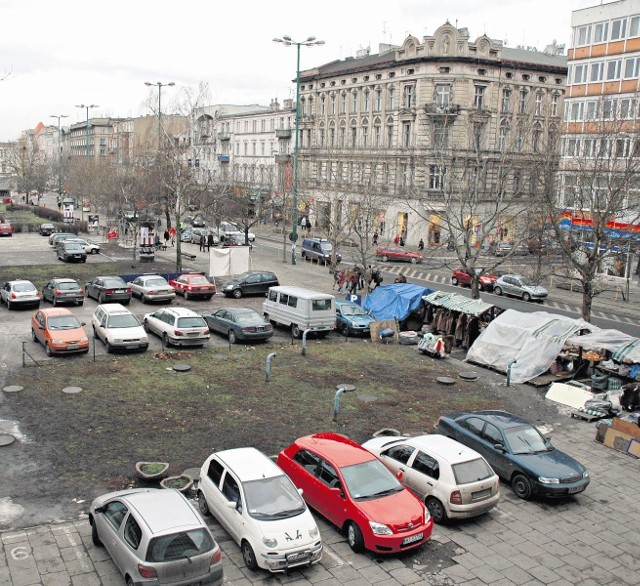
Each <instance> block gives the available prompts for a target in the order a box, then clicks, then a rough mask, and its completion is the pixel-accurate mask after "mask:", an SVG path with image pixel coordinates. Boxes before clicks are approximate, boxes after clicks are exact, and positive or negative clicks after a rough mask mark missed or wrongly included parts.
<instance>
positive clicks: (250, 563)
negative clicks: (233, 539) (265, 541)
mask: <svg viewBox="0 0 640 586" xmlns="http://www.w3.org/2000/svg"><path fill="white" fill-rule="evenodd" d="M240 551H241V552H242V559H243V560H244V565H245V566H247V568H249V569H250V570H251V571H253V572H255V571H256V570H257V569H258V560H256V554H255V553H253V548H252V547H251V545H250V544H249V542H248V541H243V542H242V545H241V546H240Z"/></svg>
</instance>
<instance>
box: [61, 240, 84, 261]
mask: <svg viewBox="0 0 640 586" xmlns="http://www.w3.org/2000/svg"><path fill="white" fill-rule="evenodd" d="M57 251H58V253H57V254H58V258H59V259H60V260H62V261H64V262H87V253H86V252H85V250H84V247H83V246H82V244H80V243H79V242H72V241H70V240H63V241H62V242H59V243H58V244H57Z"/></svg>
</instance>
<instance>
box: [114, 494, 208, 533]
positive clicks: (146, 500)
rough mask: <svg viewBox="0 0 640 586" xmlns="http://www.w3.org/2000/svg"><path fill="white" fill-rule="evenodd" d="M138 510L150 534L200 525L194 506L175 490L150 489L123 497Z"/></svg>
mask: <svg viewBox="0 0 640 586" xmlns="http://www.w3.org/2000/svg"><path fill="white" fill-rule="evenodd" d="M123 500H126V501H127V502H128V503H129V504H130V505H131V506H132V508H134V509H135V510H136V511H138V513H139V514H140V515H139V518H141V519H143V520H144V521H145V522H146V524H147V526H148V527H149V530H150V531H151V533H152V534H157V533H162V532H164V531H167V530H170V529H175V528H176V527H194V526H195V527H201V526H202V522H201V521H200V519H199V518H198V516H197V514H196V512H195V510H194V508H193V507H192V506H191V505H190V504H189V502H188V501H187V500H186V499H185V498H184V497H183V496H182V495H181V494H180V493H179V492H178V491H177V490H165V489H150V490H148V491H144V492H134V493H130V494H128V495H125V496H124V497H123Z"/></svg>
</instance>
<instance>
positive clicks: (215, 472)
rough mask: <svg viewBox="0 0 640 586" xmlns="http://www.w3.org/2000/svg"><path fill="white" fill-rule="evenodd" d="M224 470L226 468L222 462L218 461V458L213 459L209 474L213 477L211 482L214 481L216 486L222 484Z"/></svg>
mask: <svg viewBox="0 0 640 586" xmlns="http://www.w3.org/2000/svg"><path fill="white" fill-rule="evenodd" d="M223 471H224V468H223V466H222V464H220V462H218V461H217V460H211V463H210V464H209V470H208V472H207V476H208V477H209V478H210V479H211V482H213V484H214V486H216V487H218V486H220V480H221V479H222V472H223Z"/></svg>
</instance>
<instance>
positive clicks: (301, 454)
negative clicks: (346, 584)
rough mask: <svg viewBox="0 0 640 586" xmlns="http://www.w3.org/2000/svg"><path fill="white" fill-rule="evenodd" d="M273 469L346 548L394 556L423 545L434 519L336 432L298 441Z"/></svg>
mask: <svg viewBox="0 0 640 586" xmlns="http://www.w3.org/2000/svg"><path fill="white" fill-rule="evenodd" d="M277 464H278V466H280V468H282V470H284V472H285V473H286V474H288V475H289V477H290V478H291V480H293V483H294V484H295V485H296V486H297V487H298V488H300V489H302V496H303V498H304V500H305V501H306V502H307V504H308V505H309V506H310V507H312V508H313V509H315V510H316V511H317V512H318V513H320V514H321V515H322V516H324V517H326V518H327V519H328V520H329V521H331V522H332V523H333V524H334V525H336V526H337V527H339V528H340V529H342V530H343V531H345V532H346V534H347V539H348V541H349V545H350V546H351V549H352V550H353V551H355V552H360V551H362V550H363V549H368V550H370V551H373V552H375V553H379V554H382V553H397V552H401V551H405V550H408V549H411V548H414V547H418V546H420V545H422V544H423V543H426V542H427V541H428V540H429V539H430V538H431V531H432V529H433V520H432V519H431V517H430V516H429V513H428V511H427V510H426V509H425V507H424V505H423V504H422V502H421V501H420V500H418V499H417V498H416V497H415V496H414V495H413V494H411V493H410V492H409V491H408V490H407V489H405V488H404V487H403V486H402V484H400V482H399V481H398V479H397V478H396V477H395V476H394V475H393V474H392V473H391V472H389V470H388V469H387V468H386V467H385V465H384V464H383V463H382V462H381V461H380V460H379V459H378V458H377V457H376V456H374V455H373V454H372V453H371V452H369V451H368V450H366V449H364V448H363V447H362V446H361V445H359V444H357V443H355V442H354V441H352V440H350V439H348V438H346V437H345V436H343V435H339V434H336V433H317V434H315V435H308V436H304V437H301V438H299V439H297V440H296V441H295V442H294V443H293V444H291V445H290V446H289V447H288V448H286V449H284V450H283V451H282V452H280V453H279V454H278V460H277Z"/></svg>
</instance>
